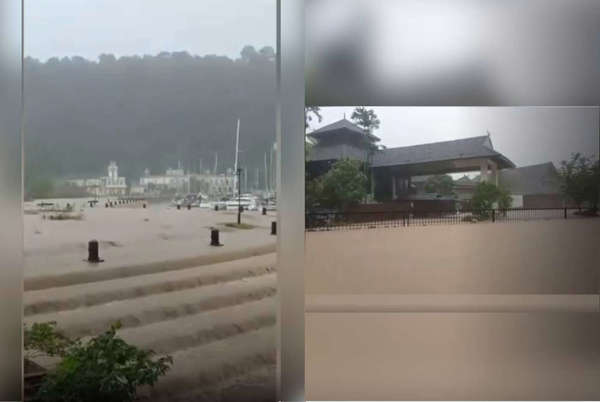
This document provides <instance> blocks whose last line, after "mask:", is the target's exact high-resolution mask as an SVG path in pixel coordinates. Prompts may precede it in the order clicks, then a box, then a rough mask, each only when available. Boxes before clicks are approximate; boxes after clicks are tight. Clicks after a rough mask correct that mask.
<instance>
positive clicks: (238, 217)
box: [235, 168, 242, 225]
mask: <svg viewBox="0 0 600 402" xmlns="http://www.w3.org/2000/svg"><path fill="white" fill-rule="evenodd" d="M235 173H236V174H237V187H238V216H237V223H238V225H240V224H241V223H242V187H241V180H240V178H241V176H242V169H241V168H238V169H237V171H236V172H235Z"/></svg>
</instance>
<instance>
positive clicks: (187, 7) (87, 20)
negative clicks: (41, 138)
mask: <svg viewBox="0 0 600 402" xmlns="http://www.w3.org/2000/svg"><path fill="white" fill-rule="evenodd" d="M275 6H276V3H275V0H251V1H249V0H227V1H223V0H201V1H199V0H168V1H166V0H25V54H26V55H28V56H32V57H36V58H38V59H41V60H47V59H48V58H50V57H53V56H57V57H63V56H74V55H78V56H83V57H85V58H88V59H96V58H97V56H98V55H99V54H101V53H113V54H115V55H116V56H123V55H131V54H157V53H159V52H161V51H180V50H187V51H188V52H190V53H192V54H198V55H205V54H218V55H226V56H230V57H237V56H238V55H239V53H240V50H241V49H242V47H243V46H244V45H247V44H248V45H253V46H255V47H256V48H260V47H263V46H273V47H274V46H275V40H276V37H275V35H276V31H275V27H276V8H275Z"/></svg>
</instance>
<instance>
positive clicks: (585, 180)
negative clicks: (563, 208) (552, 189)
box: [559, 152, 600, 211]
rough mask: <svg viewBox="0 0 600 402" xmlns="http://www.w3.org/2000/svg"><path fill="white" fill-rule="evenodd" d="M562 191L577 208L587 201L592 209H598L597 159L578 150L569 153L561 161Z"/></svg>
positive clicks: (599, 192) (598, 168) (598, 175)
mask: <svg viewBox="0 0 600 402" xmlns="http://www.w3.org/2000/svg"><path fill="white" fill-rule="evenodd" d="M559 173H560V176H561V178H562V186H561V187H562V191H563V193H564V194H565V195H567V196H568V197H570V198H571V199H572V200H573V201H575V203H576V204H577V206H578V207H579V208H581V207H582V205H583V204H584V203H586V202H587V203H588V204H589V207H590V209H591V210H593V211H597V210H598V201H599V198H600V165H599V162H598V160H596V161H594V160H593V159H592V158H590V157H586V156H583V155H582V154H580V153H579V152H577V153H574V154H572V155H571V159H569V160H568V161H562V162H561V167H560V172H559Z"/></svg>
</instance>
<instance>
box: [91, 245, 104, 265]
mask: <svg viewBox="0 0 600 402" xmlns="http://www.w3.org/2000/svg"><path fill="white" fill-rule="evenodd" d="M87 260H88V262H94V263H97V262H102V261H104V260H101V259H100V256H99V254H98V240H90V241H89V243H88V259H87Z"/></svg>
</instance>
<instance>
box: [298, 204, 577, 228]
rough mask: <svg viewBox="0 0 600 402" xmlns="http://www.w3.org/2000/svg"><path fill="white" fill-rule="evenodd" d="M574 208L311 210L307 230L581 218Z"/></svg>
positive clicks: (307, 217)
mask: <svg viewBox="0 0 600 402" xmlns="http://www.w3.org/2000/svg"><path fill="white" fill-rule="evenodd" d="M581 217H583V215H581V213H580V210H579V209H577V208H510V209H485V210H460V211H456V210H454V211H416V210H413V211H384V212H382V211H377V212H372V211H365V212H362V211H361V212H329V211H328V212H310V213H307V214H306V224H305V228H306V230H307V231H319V230H347V229H366V228H389V227H392V228H393V227H409V226H428V225H447V224H458V223H477V222H490V223H495V222H517V221H529V220H543V219H574V218H581Z"/></svg>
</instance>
